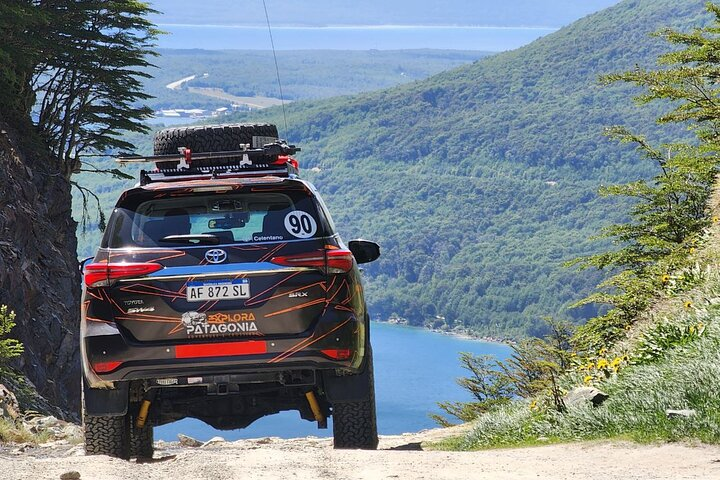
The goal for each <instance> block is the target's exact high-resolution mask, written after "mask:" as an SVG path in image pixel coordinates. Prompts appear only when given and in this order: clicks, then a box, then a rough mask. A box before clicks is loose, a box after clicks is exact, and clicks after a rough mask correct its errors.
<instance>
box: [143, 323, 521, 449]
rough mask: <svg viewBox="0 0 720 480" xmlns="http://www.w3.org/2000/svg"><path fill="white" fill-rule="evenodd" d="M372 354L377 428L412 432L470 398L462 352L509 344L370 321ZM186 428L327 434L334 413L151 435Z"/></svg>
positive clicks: (186, 423)
mask: <svg viewBox="0 0 720 480" xmlns="http://www.w3.org/2000/svg"><path fill="white" fill-rule="evenodd" d="M371 329H372V345H373V354H374V358H375V383H376V385H375V389H376V397H377V398H376V401H377V415H378V430H379V431H380V433H381V434H397V433H404V432H413V431H418V430H422V429H424V428H432V427H435V426H437V425H436V424H435V422H433V421H432V420H431V419H430V418H429V416H428V414H429V413H441V411H440V409H439V408H438V407H437V402H440V401H445V400H454V401H468V400H471V395H470V394H469V393H468V392H466V391H465V390H463V389H461V388H460V387H459V386H458V385H457V384H456V383H455V379H456V378H458V377H462V376H464V375H465V374H466V371H465V370H463V369H462V368H461V367H460V364H459V362H458V356H459V353H460V352H471V353H474V354H476V355H483V354H487V355H494V356H496V357H497V358H499V359H504V358H506V357H507V356H508V355H509V354H510V348H509V347H507V346H505V345H501V344H496V343H487V342H480V341H474V340H465V339H461V338H457V337H452V336H448V335H442V334H438V333H433V332H430V331H427V330H423V329H419V328H412V327H402V326H397V325H389V324H386V323H373V324H372V327H371ZM178 433H184V434H186V435H190V436H192V437H195V438H197V439H199V440H209V439H210V438H212V437H214V436H216V435H219V436H222V437H223V438H225V439H226V440H237V439H241V438H257V437H266V436H275V437H282V438H294V437H299V436H307V435H315V436H319V437H322V436H331V435H332V418H331V419H330V422H329V428H328V429H327V430H318V429H317V427H316V424H315V423H314V422H308V421H306V420H302V419H300V416H299V414H298V413H297V412H282V413H279V414H277V415H272V416H269V417H265V418H262V419H260V420H258V421H257V422H255V423H254V424H252V425H250V426H249V427H248V428H246V429H243V430H230V431H219V430H215V429H213V428H212V427H209V426H208V425H206V424H204V423H203V422H200V421H198V420H193V419H185V420H182V421H180V422H175V423H172V424H169V425H164V426H162V427H159V428H156V429H155V438H156V439H162V440H166V441H175V440H177V434H178Z"/></svg>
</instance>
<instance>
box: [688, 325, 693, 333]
mask: <svg viewBox="0 0 720 480" xmlns="http://www.w3.org/2000/svg"><path fill="white" fill-rule="evenodd" d="M688 332H689V333H690V335H694V334H695V325H690V326H689V327H688Z"/></svg>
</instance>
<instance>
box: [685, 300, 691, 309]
mask: <svg viewBox="0 0 720 480" xmlns="http://www.w3.org/2000/svg"><path fill="white" fill-rule="evenodd" d="M683 305H684V306H685V308H691V307H692V306H693V304H692V302H691V301H690V300H687V301H686V302H685V303H683Z"/></svg>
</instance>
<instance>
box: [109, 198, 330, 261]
mask: <svg viewBox="0 0 720 480" xmlns="http://www.w3.org/2000/svg"><path fill="white" fill-rule="evenodd" d="M323 236H325V229H324V226H323V222H322V221H321V219H320V218H319V217H318V211H317V208H316V206H315V202H314V200H313V199H312V197H308V196H307V193H304V192H288V193H287V194H286V193H221V194H218V193H210V194H195V195H192V196H181V197H167V198H155V199H149V200H147V201H141V202H139V203H137V204H136V205H127V206H120V207H118V208H116V209H115V211H114V212H113V214H112V217H111V218H110V222H109V225H108V232H107V234H106V238H105V240H106V241H104V242H103V243H104V245H103V246H104V247H109V248H123V247H134V246H137V247H168V246H179V245H183V246H187V245H194V244H233V243H258V242H279V241H288V240H302V239H308V238H316V237H323Z"/></svg>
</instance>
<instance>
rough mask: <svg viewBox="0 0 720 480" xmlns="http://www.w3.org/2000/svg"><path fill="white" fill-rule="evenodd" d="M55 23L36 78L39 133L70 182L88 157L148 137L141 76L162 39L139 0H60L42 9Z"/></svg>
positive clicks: (47, 33)
mask: <svg viewBox="0 0 720 480" xmlns="http://www.w3.org/2000/svg"><path fill="white" fill-rule="evenodd" d="M37 8H39V9H40V10H41V11H42V12H43V13H45V14H46V15H47V17H48V18H49V22H48V25H47V28H46V29H45V31H43V32H42V34H43V35H44V36H45V40H46V45H45V47H46V50H45V51H44V52H43V58H42V59H40V61H39V63H38V64H37V66H36V68H35V72H34V77H33V80H32V88H33V91H34V92H35V93H36V94H37V96H38V99H37V100H38V107H37V110H38V111H37V118H38V120H37V128H38V130H39V132H40V133H41V135H42V136H43V137H44V139H45V141H46V142H47V144H48V146H49V147H50V149H51V150H52V152H53V154H54V155H55V157H56V158H57V159H58V160H59V161H60V162H61V164H62V167H63V168H62V171H63V173H64V174H65V176H66V177H68V178H69V177H70V176H71V175H72V174H73V173H77V172H79V171H81V170H82V164H83V161H82V160H81V157H83V156H85V155H92V154H98V153H100V154H103V153H106V152H107V151H109V150H114V149H131V148H132V147H133V146H132V145H131V144H130V143H128V142H126V141H125V140H124V139H122V138H121V137H120V135H121V133H122V132H126V131H130V132H144V131H147V127H146V126H144V125H143V123H142V120H144V119H145V118H147V117H148V116H149V114H150V113H151V111H150V110H149V109H148V108H147V107H144V106H142V105H138V102H140V101H143V100H146V99H147V98H148V95H147V94H145V93H144V92H143V90H142V81H141V79H143V78H147V77H148V74H147V73H145V72H144V71H143V70H142V69H143V68H146V67H148V66H149V63H148V59H147V57H148V56H150V55H152V54H153V51H152V47H153V43H154V41H155V39H156V37H157V35H158V33H159V32H158V31H157V30H156V29H155V27H154V26H153V24H152V23H150V22H149V21H148V20H146V18H145V16H146V15H148V14H149V13H151V12H153V10H152V9H151V8H150V7H149V6H148V4H147V3H144V2H140V1H137V0H119V1H113V2H106V1H100V0H80V1H67V0H54V1H46V2H40V3H39V4H38V7H37Z"/></svg>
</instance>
